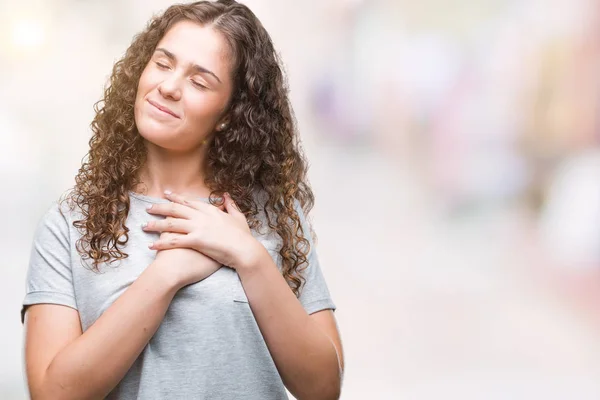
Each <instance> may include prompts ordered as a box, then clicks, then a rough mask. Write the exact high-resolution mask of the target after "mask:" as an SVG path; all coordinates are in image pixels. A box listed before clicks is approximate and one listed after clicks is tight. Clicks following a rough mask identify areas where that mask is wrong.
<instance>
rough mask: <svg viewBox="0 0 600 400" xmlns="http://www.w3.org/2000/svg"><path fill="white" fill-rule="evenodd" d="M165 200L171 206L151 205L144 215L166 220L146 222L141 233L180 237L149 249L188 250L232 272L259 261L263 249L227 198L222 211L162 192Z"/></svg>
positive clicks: (203, 203)
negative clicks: (168, 233)
mask: <svg viewBox="0 0 600 400" xmlns="http://www.w3.org/2000/svg"><path fill="white" fill-rule="evenodd" d="M165 196H166V198H167V199H169V200H170V201H171V203H164V204H163V203H161V204H153V205H152V206H151V207H149V208H148V209H147V211H148V213H150V214H155V215H163V216H165V217H166V218H165V219H162V220H158V221H149V222H148V223H147V224H146V225H145V226H144V227H143V229H144V231H146V232H175V233H180V235H177V236H172V237H171V239H169V240H160V239H159V240H157V241H156V242H154V243H153V244H152V246H151V247H150V248H151V249H153V250H167V249H173V248H190V249H194V250H197V251H199V252H201V253H202V254H205V255H206V256H208V257H210V258H212V259H214V260H215V261H218V262H220V263H221V264H223V265H226V266H229V267H231V268H234V269H237V268H239V267H244V266H246V265H252V263H253V262H254V260H256V258H257V257H259V255H260V252H261V247H263V246H262V245H261V244H260V242H258V241H257V240H256V239H255V238H254V237H253V236H252V234H251V233H250V228H249V226H248V222H247V221H246V216H245V215H244V214H243V213H242V212H241V211H240V210H239V209H238V208H237V206H236V204H235V203H234V202H233V200H232V199H231V197H230V196H229V195H228V194H225V196H224V199H225V203H224V205H223V207H222V208H223V209H221V208H218V207H216V206H213V205H212V204H209V203H205V202H203V201H199V200H192V199H191V198H187V197H186V196H183V195H178V194H175V193H169V192H165Z"/></svg>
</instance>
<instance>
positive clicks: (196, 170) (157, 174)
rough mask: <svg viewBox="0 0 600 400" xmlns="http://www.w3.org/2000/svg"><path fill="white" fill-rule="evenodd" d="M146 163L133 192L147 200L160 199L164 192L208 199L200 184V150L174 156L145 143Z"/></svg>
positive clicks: (207, 189) (203, 184) (201, 169)
mask: <svg viewBox="0 0 600 400" xmlns="http://www.w3.org/2000/svg"><path fill="white" fill-rule="evenodd" d="M146 149H147V152H146V162H145V164H144V166H143V167H142V168H141V171H140V175H139V178H140V185H138V187H136V188H135V189H134V191H136V192H140V193H143V194H145V195H147V196H151V197H163V193H164V191H165V190H170V191H172V192H174V193H179V194H185V195H190V196H195V197H208V196H209V194H210V189H209V188H207V187H206V185H205V183H204V178H205V174H204V159H205V151H204V148H200V149H196V150H193V151H190V152H174V151H172V150H166V149H164V148H160V147H158V146H156V145H153V144H152V143H148V142H146Z"/></svg>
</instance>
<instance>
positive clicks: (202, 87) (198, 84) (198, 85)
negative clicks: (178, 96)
mask: <svg viewBox="0 0 600 400" xmlns="http://www.w3.org/2000/svg"><path fill="white" fill-rule="evenodd" d="M192 84H193V85H194V86H196V87H197V88H199V89H208V88H207V87H206V86H204V85H203V84H201V83H198V82H196V81H192Z"/></svg>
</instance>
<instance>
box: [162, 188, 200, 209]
mask: <svg viewBox="0 0 600 400" xmlns="http://www.w3.org/2000/svg"><path fill="white" fill-rule="evenodd" d="M165 197H166V198H167V199H169V200H171V201H172V202H174V203H178V204H181V205H184V206H188V207H191V208H193V209H196V210H202V209H204V207H206V203H205V202H203V201H200V200H194V199H193V198H191V197H189V196H184V195H182V194H178V193H173V192H171V191H169V190H165Z"/></svg>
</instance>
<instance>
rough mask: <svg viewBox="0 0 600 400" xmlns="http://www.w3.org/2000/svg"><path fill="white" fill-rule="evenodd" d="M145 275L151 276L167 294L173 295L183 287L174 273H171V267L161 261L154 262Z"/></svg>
mask: <svg viewBox="0 0 600 400" xmlns="http://www.w3.org/2000/svg"><path fill="white" fill-rule="evenodd" d="M144 273H145V274H146V273H147V274H149V275H151V276H152V278H153V280H154V281H155V282H156V285H158V286H160V287H161V288H162V289H163V290H165V291H167V292H172V293H173V295H175V293H176V292H177V291H178V290H179V289H180V288H181V287H182V286H183V285H182V284H181V282H180V281H179V279H177V277H176V276H175V274H173V271H169V265H166V264H165V263H164V262H162V261H160V260H154V261H153V262H152V264H150V265H149V266H148V268H146V270H145V271H144Z"/></svg>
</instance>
